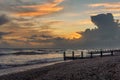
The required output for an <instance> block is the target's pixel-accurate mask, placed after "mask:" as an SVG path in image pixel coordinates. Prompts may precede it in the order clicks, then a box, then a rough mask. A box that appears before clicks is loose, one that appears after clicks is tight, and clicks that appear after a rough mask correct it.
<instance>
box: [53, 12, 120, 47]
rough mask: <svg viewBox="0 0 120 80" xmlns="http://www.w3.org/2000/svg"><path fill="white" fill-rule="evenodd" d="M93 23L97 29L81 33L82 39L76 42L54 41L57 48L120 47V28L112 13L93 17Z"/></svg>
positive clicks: (59, 39)
mask: <svg viewBox="0 0 120 80" xmlns="http://www.w3.org/2000/svg"><path fill="white" fill-rule="evenodd" d="M91 21H92V22H93V23H94V24H95V25H96V26H97V28H95V29H92V30H90V29H86V30H85V31H84V32H79V33H80V34H81V35H82V38H80V39H76V40H66V39H63V38H56V39H54V40H53V41H54V42H55V44H56V45H55V46H57V47H63V48H83V49H94V48H118V47H120V42H119V41H120V26H119V23H118V20H117V21H116V20H115V19H114V17H113V15H112V14H111V13H107V14H99V15H96V16H91Z"/></svg>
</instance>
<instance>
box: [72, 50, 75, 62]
mask: <svg viewBox="0 0 120 80" xmlns="http://www.w3.org/2000/svg"><path fill="white" fill-rule="evenodd" d="M72 59H73V60H74V59H75V53H74V51H72Z"/></svg>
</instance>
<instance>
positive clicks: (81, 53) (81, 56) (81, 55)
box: [81, 51, 83, 59]
mask: <svg viewBox="0 0 120 80" xmlns="http://www.w3.org/2000/svg"><path fill="white" fill-rule="evenodd" d="M81 58H82V59H83V51H81Z"/></svg>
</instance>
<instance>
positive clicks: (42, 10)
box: [15, 0, 63, 17]
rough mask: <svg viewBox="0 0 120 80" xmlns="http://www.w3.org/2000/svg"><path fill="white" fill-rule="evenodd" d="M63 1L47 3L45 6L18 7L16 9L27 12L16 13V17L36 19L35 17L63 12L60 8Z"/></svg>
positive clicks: (56, 0) (57, 0) (55, 0)
mask: <svg viewBox="0 0 120 80" xmlns="http://www.w3.org/2000/svg"><path fill="white" fill-rule="evenodd" d="M61 2H63V0H54V1H53V2H49V3H45V4H41V5H39V4H37V5H24V6H17V7H16V8H17V9H18V10H19V9H21V10H25V11H21V12H18V13H16V14H15V15H16V16H27V17H34V16H43V15H48V14H51V13H55V12H58V11H61V10H62V9H63V7H62V6H58V5H59V4H60V3H61Z"/></svg>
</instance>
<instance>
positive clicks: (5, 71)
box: [0, 60, 71, 76]
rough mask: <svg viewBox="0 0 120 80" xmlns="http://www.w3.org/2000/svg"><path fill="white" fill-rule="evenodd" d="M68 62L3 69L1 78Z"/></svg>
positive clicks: (0, 71) (0, 72) (0, 73)
mask: <svg viewBox="0 0 120 80" xmlns="http://www.w3.org/2000/svg"><path fill="white" fill-rule="evenodd" d="M69 61H71V60H68V61H56V62H50V63H43V64H33V65H26V66H20V67H12V68H7V69H1V70H0V76H4V75H8V74H14V73H19V72H24V71H28V70H33V69H37V68H42V67H46V66H50V65H55V64H58V63H63V62H69Z"/></svg>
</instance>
